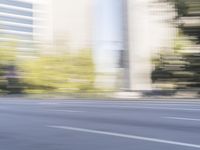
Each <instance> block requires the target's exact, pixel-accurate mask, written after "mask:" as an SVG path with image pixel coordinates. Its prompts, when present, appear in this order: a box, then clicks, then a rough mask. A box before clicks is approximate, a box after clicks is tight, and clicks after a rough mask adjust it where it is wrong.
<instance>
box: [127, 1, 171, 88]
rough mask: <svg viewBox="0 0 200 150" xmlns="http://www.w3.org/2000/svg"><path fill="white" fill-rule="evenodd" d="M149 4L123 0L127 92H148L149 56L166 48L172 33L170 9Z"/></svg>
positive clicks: (161, 4)
mask: <svg viewBox="0 0 200 150" xmlns="http://www.w3.org/2000/svg"><path fill="white" fill-rule="evenodd" d="M153 1H154V0H127V2H128V22H129V24H128V26H129V29H128V38H129V44H128V47H129V60H130V64H129V65H130V66H129V67H130V68H129V69H130V89H131V90H151V89H152V84H151V71H152V63H151V58H152V55H153V54H155V52H158V51H159V50H160V49H161V48H165V49H168V48H167V47H169V46H170V44H171V42H172V40H173V37H174V34H175V28H173V27H172V26H171V25H170V23H171V22H170V20H172V18H173V17H174V16H175V13H174V11H173V8H172V6H170V5H168V4H166V3H158V4H155V3H154V5H153V4H152V3H151V2H153ZM166 10H167V11H166Z"/></svg>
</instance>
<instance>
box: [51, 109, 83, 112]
mask: <svg viewBox="0 0 200 150" xmlns="http://www.w3.org/2000/svg"><path fill="white" fill-rule="evenodd" d="M52 111H58V112H69V113H82V112H85V111H80V110H66V109H65V110H59V109H56V110H52Z"/></svg>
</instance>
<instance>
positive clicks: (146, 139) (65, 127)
mask: <svg viewBox="0 0 200 150" xmlns="http://www.w3.org/2000/svg"><path fill="white" fill-rule="evenodd" d="M48 127H50V128H57V129H64V130H72V131H78V132H86V133H92V134H101V135H109V136H115V137H121V138H128V139H134V140H142V141H149V142H155V143H163V144H171V145H177V146H184V147H190V148H198V149H200V145H197V144H191V143H184V142H178V141H170V140H163V139H157V138H150V137H143V136H137V135H129V134H123V133H115V132H108V131H101V130H93V129H85V128H75V127H70V126H54V125H50V126H48Z"/></svg>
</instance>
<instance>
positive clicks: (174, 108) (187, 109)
mask: <svg viewBox="0 0 200 150" xmlns="http://www.w3.org/2000/svg"><path fill="white" fill-rule="evenodd" d="M118 107H121V108H137V109H143V108H144V109H158V110H185V111H200V109H198V108H176V107H151V106H118Z"/></svg>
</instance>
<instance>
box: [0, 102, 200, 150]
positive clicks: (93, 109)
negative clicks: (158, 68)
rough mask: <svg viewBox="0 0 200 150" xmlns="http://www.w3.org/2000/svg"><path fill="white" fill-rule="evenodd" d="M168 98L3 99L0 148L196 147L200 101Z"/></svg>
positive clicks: (124, 149)
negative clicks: (166, 99)
mask: <svg viewBox="0 0 200 150" xmlns="http://www.w3.org/2000/svg"><path fill="white" fill-rule="evenodd" d="M172 101H173V100H172ZM172 101H170V102H167V101H156V102H155V101H133V102H130V101H117V102H116V101H97V100H94V101H86V100H85V101H81V100H78V101H77V100H76V101H73V100H66V101H63V100H62V101H60V100H57V101H56V100H49V101H48V100H42V101H39V100H22V99H21V100H20V99H17V100H16V99H15V100H9V99H1V100H0V150H169V149H170V150H198V149H200V103H198V102H185V101H182V102H172ZM179 101H181V100H179Z"/></svg>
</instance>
